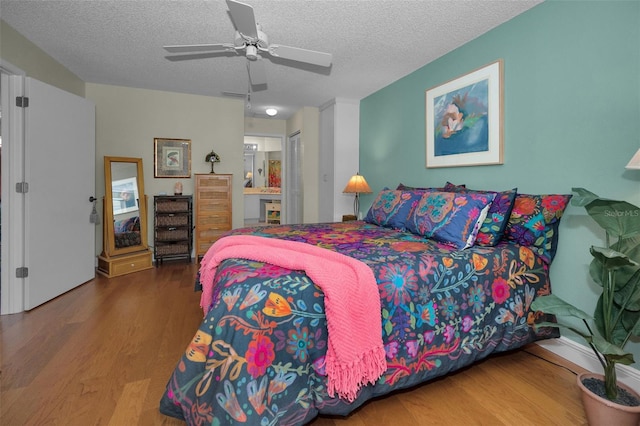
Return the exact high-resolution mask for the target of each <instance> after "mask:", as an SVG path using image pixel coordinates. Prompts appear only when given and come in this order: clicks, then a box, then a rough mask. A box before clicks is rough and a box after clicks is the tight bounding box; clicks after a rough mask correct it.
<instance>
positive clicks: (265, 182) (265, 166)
mask: <svg viewBox="0 0 640 426" xmlns="http://www.w3.org/2000/svg"><path fill="white" fill-rule="evenodd" d="M281 191H282V138H280V137H262V136H245V138H244V223H245V225H247V226H249V225H254V224H257V223H267V220H268V219H267V212H268V211H269V209H268V206H269V205H272V204H278V205H279V203H281V201H282V194H281Z"/></svg>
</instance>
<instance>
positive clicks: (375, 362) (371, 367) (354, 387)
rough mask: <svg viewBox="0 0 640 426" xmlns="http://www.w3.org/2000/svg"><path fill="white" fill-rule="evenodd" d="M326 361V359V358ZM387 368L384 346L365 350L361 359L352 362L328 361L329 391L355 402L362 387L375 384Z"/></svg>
mask: <svg viewBox="0 0 640 426" xmlns="http://www.w3.org/2000/svg"><path fill="white" fill-rule="evenodd" d="M325 361H326V359H325ZM386 370H387V362H386V359H385V352H384V347H382V346H380V347H376V348H373V349H371V350H369V351H368V352H365V353H364V354H363V355H362V356H361V357H360V359H358V360H355V361H352V362H350V363H345V362H337V361H336V362H331V361H329V362H327V363H326V372H327V393H328V394H329V396H330V397H334V396H335V395H336V393H337V394H338V397H340V398H342V399H346V400H347V401H349V402H353V401H354V400H355V399H356V397H357V396H358V391H359V390H360V388H361V387H363V386H366V385H368V384H369V383H371V384H374V383H375V382H376V381H377V380H378V379H379V378H380V376H382V374H384V372H385V371H386Z"/></svg>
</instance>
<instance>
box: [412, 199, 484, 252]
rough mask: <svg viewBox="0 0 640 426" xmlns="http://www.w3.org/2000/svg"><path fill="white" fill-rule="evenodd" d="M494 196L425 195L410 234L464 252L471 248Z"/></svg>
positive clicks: (413, 219) (419, 203) (414, 215)
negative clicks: (430, 239) (463, 250)
mask: <svg viewBox="0 0 640 426" xmlns="http://www.w3.org/2000/svg"><path fill="white" fill-rule="evenodd" d="M494 198H495V194H480V193H457V192H439V191H426V192H425V193H424V194H423V195H422V197H421V198H420V200H419V201H418V203H417V205H416V207H415V209H414V210H413V212H412V214H411V216H410V217H409V218H408V219H407V230H409V231H410V232H413V233H414V234H418V235H422V236H424V237H427V238H432V239H434V240H436V241H439V242H441V243H445V244H449V245H452V246H454V247H455V248H457V249H459V250H461V249H465V248H468V247H471V246H472V245H473V244H474V242H475V240H476V235H477V233H478V230H479V228H480V224H481V223H482V222H483V221H484V218H485V216H484V215H486V214H487V211H488V210H489V205H490V204H491V202H492V201H493V199H494Z"/></svg>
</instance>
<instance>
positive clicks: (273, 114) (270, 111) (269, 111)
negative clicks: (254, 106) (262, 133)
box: [265, 108, 278, 117]
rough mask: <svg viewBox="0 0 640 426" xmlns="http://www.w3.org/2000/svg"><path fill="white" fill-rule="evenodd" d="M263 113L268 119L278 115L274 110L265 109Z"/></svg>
mask: <svg viewBox="0 0 640 426" xmlns="http://www.w3.org/2000/svg"><path fill="white" fill-rule="evenodd" d="M265 112H266V113H267V115H268V116H269V117H275V116H276V114H278V110H277V109H275V108H267V109H266V110H265Z"/></svg>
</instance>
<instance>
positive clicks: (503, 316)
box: [160, 221, 557, 426]
mask: <svg viewBox="0 0 640 426" xmlns="http://www.w3.org/2000/svg"><path fill="white" fill-rule="evenodd" d="M246 233H248V234H252V235H259V236H263V237H274V238H276V237H277V238H283V239H288V240H295V241H303V242H307V243H309V244H314V245H317V246H320V247H324V248H327V249H330V250H335V251H338V252H340V253H343V254H346V255H349V256H352V257H354V258H356V259H359V260H361V261H363V262H365V263H366V264H368V265H369V266H370V267H371V268H372V269H373V271H374V275H375V277H376V280H377V282H378V289H379V291H380V297H381V301H382V311H381V313H380V314H381V315H382V328H383V330H382V335H383V342H384V345H385V352H386V355H387V365H388V368H387V371H386V372H385V373H384V375H383V376H382V377H381V378H380V379H379V380H378V381H377V383H376V384H375V385H368V386H365V387H363V388H362V389H361V391H360V393H359V396H358V398H357V399H356V400H355V401H354V402H353V403H348V402H347V401H344V400H340V399H338V398H332V397H329V396H328V394H327V391H326V376H325V372H324V368H323V365H324V363H323V361H324V356H325V353H326V347H327V327H326V320H325V316H324V303H323V295H322V292H321V291H320V289H319V288H318V287H317V286H315V285H314V284H313V282H311V281H310V279H309V278H308V277H307V276H306V275H305V274H304V272H301V271H291V270H288V269H284V268H281V267H279V266H277V265H271V264H265V263H261V262H254V261H248V260H243V259H229V260H226V261H224V262H223V263H222V264H221V265H220V267H219V268H218V271H217V274H216V278H215V279H216V281H217V286H218V290H219V291H218V292H216V294H217V297H214V300H213V301H212V307H211V310H210V311H209V313H208V314H207V316H206V317H205V318H204V319H203V321H202V323H201V325H200V327H199V329H198V331H197V332H196V335H195V336H194V338H193V340H192V342H191V344H190V345H189V347H188V348H187V349H186V351H185V353H184V355H183V356H182V358H181V359H180V361H179V363H178V365H177V367H176V369H175V370H174V372H173V374H172V376H171V378H170V379H169V382H168V384H167V389H166V391H165V394H164V395H163V397H162V400H161V402H160V411H161V412H162V413H164V414H166V415H169V416H173V417H177V418H181V419H185V420H186V422H187V423H188V424H195V425H200V424H213V425H227V424H249V425H263V426H266V425H276V424H279V425H296V424H304V423H306V422H308V421H310V420H312V419H313V418H314V417H315V416H316V415H317V414H318V413H322V414H339V415H346V414H348V413H350V412H351V411H353V410H354V409H356V408H357V407H359V406H360V405H362V403H364V402H365V401H366V400H368V399H370V398H372V397H375V396H379V395H383V394H387V393H389V392H391V391H393V390H395V389H402V388H406V387H410V386H413V385H415V384H418V383H421V382H424V381H427V380H430V379H433V378H435V377H439V376H442V375H445V374H447V373H449V372H451V371H454V370H457V369H459V368H461V367H464V366H467V365H469V364H472V363H473V362H475V361H477V360H479V359H482V358H484V357H486V356H488V355H489V354H491V353H493V352H501V351H506V350H510V349H515V348H518V347H520V346H522V345H524V344H527V343H529V342H532V341H534V340H539V339H542V338H548V337H556V336H557V335H556V334H549V333H551V332H549V331H546V333H547V334H536V333H535V332H534V330H533V328H532V327H531V326H530V324H532V322H533V315H534V314H533V313H532V312H531V311H530V308H529V307H530V305H531V302H532V301H533V299H534V298H535V297H536V296H537V295H542V294H547V293H549V291H550V283H549V276H548V265H547V264H546V263H545V262H543V261H542V260H541V259H540V258H539V257H537V256H536V255H535V254H534V253H533V252H532V251H531V250H530V249H528V248H527V247H521V246H518V245H514V244H507V243H505V242H502V243H500V244H499V245H498V246H496V247H472V248H469V249H466V250H463V251H456V250H455V249H452V248H450V247H448V246H445V245H442V244H438V243H435V242H434V241H430V240H425V239H424V238H422V237H419V236H416V235H414V234H411V233H405V232H399V231H395V230H392V229H389V228H383V227H379V226H376V225H371V224H368V223H364V222H358V221H355V222H345V223H327V224H313V225H293V226H291V225H282V226H269V227H253V228H242V229H238V230H234V231H232V232H231V234H236V235H237V234H246Z"/></svg>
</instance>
